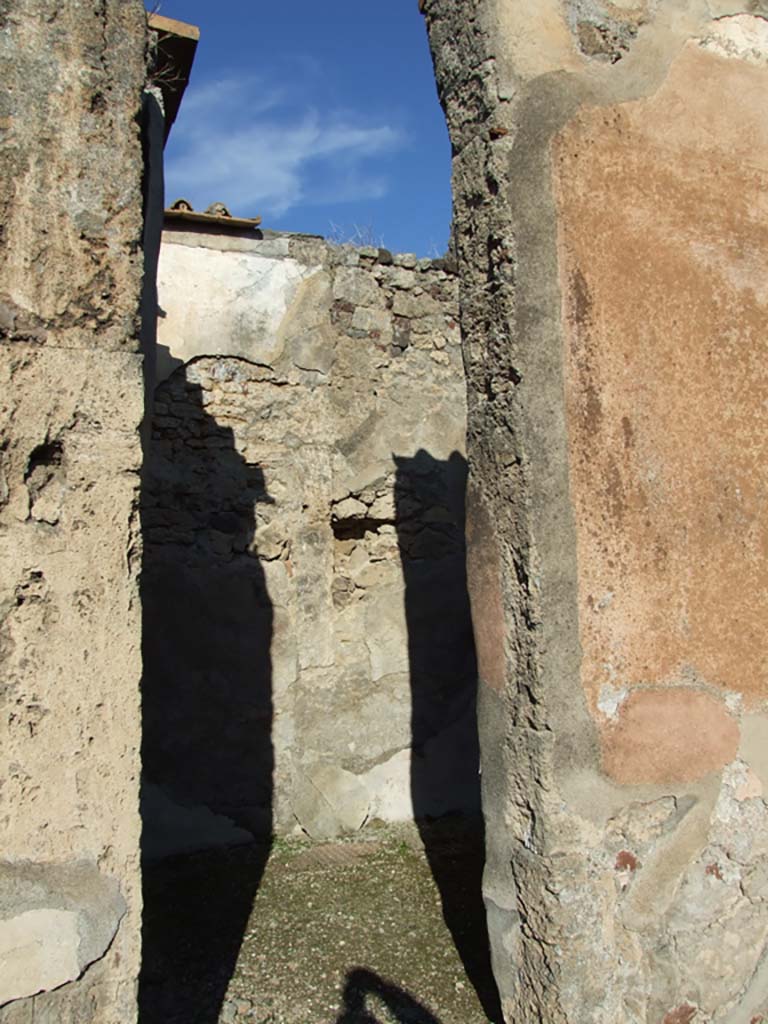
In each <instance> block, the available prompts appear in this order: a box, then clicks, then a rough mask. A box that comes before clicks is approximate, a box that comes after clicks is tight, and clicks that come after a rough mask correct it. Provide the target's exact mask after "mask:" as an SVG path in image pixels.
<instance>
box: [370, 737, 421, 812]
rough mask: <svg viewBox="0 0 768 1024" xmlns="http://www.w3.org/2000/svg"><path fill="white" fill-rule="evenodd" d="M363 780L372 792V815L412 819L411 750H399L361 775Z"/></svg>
mask: <svg viewBox="0 0 768 1024" xmlns="http://www.w3.org/2000/svg"><path fill="white" fill-rule="evenodd" d="M359 781H360V782H362V783H363V785H364V786H365V787H366V789H367V790H368V793H369V794H370V799H371V817H372V818H381V820H382V821H410V820H412V818H413V802H412V800H411V752H410V750H400V751H398V752H397V753H396V754H395V755H394V756H393V757H390V758H389V760H388V761H384V762H382V763H381V764H377V765H376V766H375V767H374V768H371V770H370V771H369V772H366V773H365V774H364V775H360V776H359Z"/></svg>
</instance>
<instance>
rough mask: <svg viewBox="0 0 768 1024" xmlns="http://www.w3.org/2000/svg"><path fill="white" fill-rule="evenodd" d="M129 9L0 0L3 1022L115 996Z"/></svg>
mask: <svg viewBox="0 0 768 1024" xmlns="http://www.w3.org/2000/svg"><path fill="white" fill-rule="evenodd" d="M145 31H146V30H145V12H144V8H143V5H142V4H141V3H140V2H139V0H128V2H126V0H100V2H98V3H96V2H94V3H82V4H80V3H78V4H76V3H65V4H62V3H58V2H50V0H15V2H14V3H2V4H0V80H2V83H3V85H2V90H0V124H1V125H2V141H1V142H0V166H1V168H2V173H0V222H1V223H2V228H1V229H0V381H1V382H2V383H1V385H0V393H1V394H2V398H0V437H1V438H2V441H1V442H0V580H2V584H1V585H0V659H1V660H2V669H3V671H2V675H3V681H2V688H1V690H2V709H3V714H2V730H3V738H2V744H1V746H2V769H1V770H0V777H1V778H2V788H0V830H1V831H2V858H3V859H2V863H0V944H2V946H3V949H4V954H3V967H2V971H1V972H0V1004H5V1005H2V1007H1V1008H0V1020H2V1021H3V1024H27V1022H29V1021H32V1020H33V1019H34V1020H35V1021H36V1022H38V1024H39V1022H51V1024H52V1022H54V1021H56V1022H57V1024H62V1022H63V1024H67V1022H73V1024H74V1022H78V1024H81V1022H82V1021H86V1020H87V1021H94V1022H103V1024H116V1022H123V1021H125V1022H128V1021H133V1020H135V1015H136V978H137V975H138V969H139V931H140V919H141V893H140V884H139V863H138V862H139V832H140V825H139V813H138V779H139V756H138V755H139V678H140V650H139V637H140V618H139V607H138V587H137V581H138V566H139V560H140V536H139V524H138V491H139V472H140V468H141V458H142V453H141V444H140V439H139V426H140V423H141V420H142V417H143V413H144V406H143V380H142V369H143V368H142V357H141V355H140V351H139V348H140V346H139V338H138V311H139V294H140V289H141V279H142V272H143V265H142V264H143V261H142V253H141V246H140V243H141V234H142V175H143V158H142V148H141V140H140V110H141V94H142V88H143V85H144V81H145V77H146V65H145ZM11 953H12V954H13V955H11ZM89 965H90V966H89ZM49 989H50V990H51V991H48V990H49Z"/></svg>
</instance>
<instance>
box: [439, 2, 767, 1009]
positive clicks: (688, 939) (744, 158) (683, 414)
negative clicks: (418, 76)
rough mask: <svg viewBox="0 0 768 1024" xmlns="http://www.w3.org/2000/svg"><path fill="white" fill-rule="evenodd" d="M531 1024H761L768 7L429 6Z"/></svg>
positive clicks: (504, 836) (518, 995)
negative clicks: (448, 154)
mask: <svg viewBox="0 0 768 1024" xmlns="http://www.w3.org/2000/svg"><path fill="white" fill-rule="evenodd" d="M422 7H423V8H424V13H425V15H426V21H427V26H428V31H429V34H430V40H431V45H432V49H433V55H434V60H435V67H436V74H437V81H438V88H439V91H440V94H441V100H442V102H443V105H444V107H445V110H446V114H447V118H448V124H449V129H450V132H451V137H452V141H453V145H454V154H455V155H454V202H455V224H456V235H455V241H456V249H457V254H458V261H459V272H460V307H461V324H462V331H463V337H464V354H465V362H466V364H467V375H468V382H469V411H468V423H469V426H468V438H469V440H468V451H469V464H470V482H469V493H470V500H469V507H468V537H469V580H470V593H471V600H472V609H473V619H474V622H475V634H476V638H477V643H478V661H479V670H480V677H481V683H480V733H481V760H482V766H483V801H484V807H485V813H486V827H487V836H488V863H487V868H486V875H485V882H484V889H485V898H486V905H487V909H488V916H489V925H490V929H491V935H492V945H493V956H494V964H495V973H496V977H497V981H498V983H499V987H500V990H501V992H502V998H503V1002H504V1007H505V1013H506V1015H507V1019H508V1020H509V1021H512V1020H514V1021H515V1022H521V1021H528V1020H531V1021H533V1020H542V1019H543V1020H547V1021H574V1022H576V1021H578V1022H581V1021H595V1022H597V1021H600V1022H606V1024H607V1022H616V1024H618V1022H626V1021H638V1022H640V1021H643V1022H645V1021H653V1022H656V1021H660V1022H664V1024H672V1022H675V1021H697V1022H698V1021H733V1022H736V1021H742V1020H744V1021H759V1020H762V1019H763V1016H764V1015H765V1014H766V1012H767V1011H768V1004H767V1002H766V1000H768V979H767V978H766V972H765V967H764V963H765V957H766V942H767V938H768V913H767V909H768V908H766V898H768V890H766V888H765V885H764V882H763V873H764V868H763V858H764V855H765V844H766V839H767V838H768V810H767V809H766V803H765V801H764V787H765V785H766V782H767V781H768V779H766V776H765V755H764V753H763V751H764V750H765V749H766V745H767V743H768V721H767V720H766V718H765V717H764V715H765V696H766V678H765V642H764V637H763V634H762V630H761V627H760V622H761V618H762V615H763V613H762V610H761V609H762V607H763V603H764V600H765V588H766V568H767V567H766V562H765V543H764V538H763V532H764V530H763V522H764V519H765V495H764V485H763V482H762V480H761V476H762V474H761V466H762V463H763V460H764V450H765V447H766V444H768V435H767V434H766V425H765V422H764V415H763V408H762V398H761V396H762V394H763V392H764V389H765V382H764V362H765V359H764V352H763V349H764V346H765V328H766V319H767V318H766V296H765V292H764V286H763V281H764V277H765V265H764V264H765V261H764V256H763V253H764V249H765V230H766V228H765V224H766V218H765V209H764V207H765V204H764V198H763V197H764V191H765V129H764V111H765V87H766V84H767V83H766V75H767V74H768V69H767V68H766V56H765V55H766V52H768V50H767V49H766V43H767V42H768V33H767V32H766V24H768V23H767V22H766V21H765V17H764V16H765V15H766V13H768V12H766V10H764V8H763V5H762V4H760V3H752V4H749V5H745V6H744V7H740V5H739V4H735V3H714V2H713V3H705V2H694V0H691V2H683V0H678V2H666V3H665V2H663V0H661V2H659V3H655V4H643V3H637V4H625V3H621V4H619V3H604V4H600V3H596V2H595V3H593V2H581V0H573V2H570V0H569V2H562V3H561V2H559V0H551V2H549V3H541V4H537V5H536V7H535V9H532V7H531V5H528V4H524V3H520V2H513V0H492V2H481V0H477V2H474V3H471V4H464V3H458V2H451V0H426V2H425V3H423V4H422Z"/></svg>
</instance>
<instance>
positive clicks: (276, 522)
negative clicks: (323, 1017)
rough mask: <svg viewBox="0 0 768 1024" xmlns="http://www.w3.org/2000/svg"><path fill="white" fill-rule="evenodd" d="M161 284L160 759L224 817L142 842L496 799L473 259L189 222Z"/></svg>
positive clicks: (183, 791)
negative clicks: (468, 559)
mask: <svg viewBox="0 0 768 1024" xmlns="http://www.w3.org/2000/svg"><path fill="white" fill-rule="evenodd" d="M159 296H160V305H161V308H162V314H161V317H160V321H159V333H158V340H159V351H160V360H159V372H160V376H161V378H162V377H164V378H165V379H164V380H163V381H162V383H160V385H159V386H158V388H157V390H156V396H155V397H156V401H155V415H154V421H153V440H152V446H151V455H150V460H149V467H148V475H147V484H146V488H145V492H144V511H143V523H144V530H145V539H146V557H145V564H144V592H143V600H144V609H145V629H144V644H145V648H144V649H145V684H144V706H145V719H144V723H145V728H144V766H145V773H146V780H147V783H148V796H149V801H150V804H152V803H153V802H154V804H155V806H157V802H158V800H159V801H160V803H161V805H162V806H164V807H166V808H167V802H168V801H171V802H173V803H174V804H175V805H176V807H177V808H178V807H182V808H186V813H187V820H189V814H190V813H196V814H198V817H197V820H198V822H201V819H200V818H199V809H200V808H201V807H204V808H206V809H207V810H208V811H213V812H215V813H216V814H217V815H219V816H220V820H219V826H218V829H214V828H213V823H212V822H211V820H210V819H208V820H207V825H206V827H205V828H204V829H192V828H191V827H190V830H188V832H187V833H186V834H185V835H184V836H183V837H182V836H181V835H180V832H179V830H178V829H174V830H173V831H172V832H166V834H162V831H161V830H160V831H158V832H156V833H155V834H154V839H153V838H152V834H153V833H152V830H151V829H150V830H149V832H148V834H147V841H148V843H150V845H151V846H152V848H153V849H154V850H155V851H156V852H157V853H163V852H168V851H169V850H170V849H174V848H178V847H179V844H180V843H181V844H182V845H186V846H187V848H191V847H194V846H198V845H200V844H201V843H204V842H206V838H205V835H203V834H202V833H203V832H207V833H208V840H207V841H211V842H215V841H221V840H226V838H227V835H229V837H230V839H232V840H236V839H237V838H238V835H239V836H240V837H241V838H242V836H243V833H242V831H241V832H240V833H233V832H232V831H231V825H230V828H229V832H228V831H227V826H226V823H225V822H223V821H222V820H221V819H222V818H228V819H229V820H230V822H232V821H234V823H235V824H236V827H237V828H238V829H240V830H247V832H250V833H255V834H260V833H264V832H268V831H269V830H270V829H271V828H273V827H274V828H275V829H276V830H277V831H279V832H290V831H295V830H304V831H306V832H308V833H309V834H310V835H312V836H315V837H323V836H329V835H335V834H339V833H343V832H350V831H354V830H355V829H357V828H359V827H361V826H362V825H363V823H364V822H367V821H371V820H375V819H379V820H384V821H399V820H405V819H410V818H412V817H413V816H414V815H416V816H417V817H424V816H426V815H440V814H443V813H446V812H448V811H457V810H463V811H467V810H469V811H472V810H475V811H476V810H477V809H478V806H479V792H478V777H477V744H476V719H475V708H474V698H475V692H476V679H475V664H474V655H473V645H472V635H471V624H470V619H469V606H468V599H467V593H466V581H465V571H464V539H463V516H464V484H465V475H466V472H465V463H464V458H463V451H464V434H465V428H466V413H465V388H464V381H463V372H462V364H461V352H460V346H459V330H458V323H457V315H458V309H457V298H456V283H455V279H454V277H453V275H452V274H451V273H450V272H449V271H448V270H447V269H446V266H445V264H443V263H440V262H438V261H435V262H430V261H429V260H426V261H418V262H417V261H416V259H415V257H412V256H410V257H409V256H395V257H393V256H392V255H391V254H389V253H387V252H386V251H385V250H376V249H369V250H366V249H363V250H355V249H352V248H349V247H347V248H344V247H342V248H337V247H333V246H330V245H327V244H326V243H324V242H323V241H321V240H319V239H314V238H309V237H303V236H287V235H285V236H267V237H264V238H261V239H248V238H243V237H237V236H233V235H231V234H220V235H209V234H204V233H197V232H194V233H189V232H186V231H179V230H178V229H173V230H167V231H166V233H165V237H164V243H163V248H162V252H161V258H160V271H159ZM150 809H151V808H150ZM194 809H196V810H194ZM159 817H160V816H159V815H155V816H154V820H155V821H157V820H158V818H159ZM177 819H178V813H177ZM149 820H150V821H151V820H153V816H152V815H151V814H150V815H149ZM201 824H204V823H203V822H201ZM209 826H210V827H209Z"/></svg>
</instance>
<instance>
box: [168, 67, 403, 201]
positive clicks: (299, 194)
mask: <svg viewBox="0 0 768 1024" xmlns="http://www.w3.org/2000/svg"><path fill="white" fill-rule="evenodd" d="M401 144H402V138H401V135H400V133H399V132H398V131H397V129H396V128H394V127H392V126H391V125H388V124H381V123H378V124H375V123H371V122H370V120H369V119H365V118H363V117H362V116H361V115H359V114H354V113H349V112H348V111H345V112H341V111H333V110H322V111H321V110H319V109H315V108H313V107H309V106H307V105H306V104H304V105H301V104H300V103H298V102H296V100H295V98H293V97H292V96H291V95H290V94H289V93H288V91H287V90H285V89H282V88H265V87H264V86H263V84H262V83H261V82H260V81H259V80H258V79H255V78H244V79H234V78H228V79H223V80H220V81H217V82H210V83H207V84H203V85H201V86H199V87H193V88H190V90H189V92H188V95H187V96H185V98H184V102H183V103H182V107H181V113H180V115H179V119H178V121H177V123H176V125H175V126H174V129H173V132H172V134H171V145H170V152H169V155H168V160H167V165H166V182H167V190H168V198H169V200H170V199H174V198H176V197H177V196H180V195H181V196H185V197H186V198H188V199H189V200H190V201H191V202H192V203H193V205H194V206H195V207H196V208H197V209H200V208H204V207H205V206H207V205H208V203H210V202H213V201H214V200H221V201H222V202H224V203H226V204H227V206H229V208H230V209H231V210H232V212H233V213H235V214H236V215H237V214H239V215H240V216H252V215H255V214H262V215H264V214H266V215H268V216H272V217H276V216H279V215H280V214H282V213H285V212H286V210H288V209H290V208H291V207H292V206H295V205H297V204H298V203H320V202H323V203H339V202H345V201H347V202H350V201H355V200H361V199H376V198H381V196H383V195H384V194H386V191H387V187H388V186H387V181H386V178H385V177H384V176H383V175H382V174H381V172H380V170H379V169H378V168H377V167H376V164H375V158H376V157H378V156H380V155H382V154H385V153H389V152H391V151H392V150H394V149H396V148H398V147H399V146H400V145H401Z"/></svg>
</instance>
